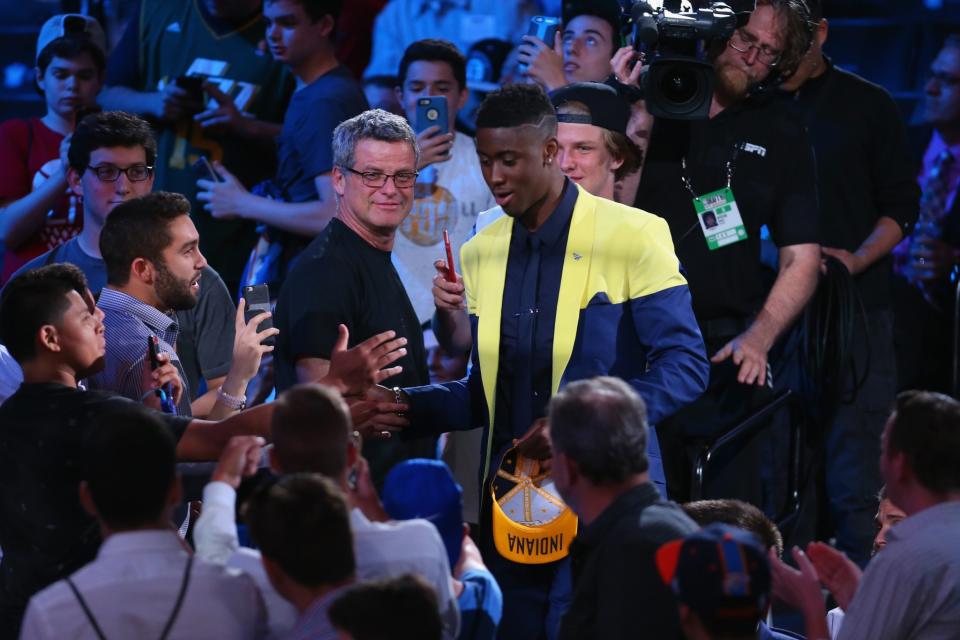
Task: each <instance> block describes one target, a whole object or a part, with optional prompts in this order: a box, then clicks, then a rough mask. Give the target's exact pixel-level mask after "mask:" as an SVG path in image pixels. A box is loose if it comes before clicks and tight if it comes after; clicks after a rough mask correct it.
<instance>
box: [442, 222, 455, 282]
mask: <svg viewBox="0 0 960 640" xmlns="http://www.w3.org/2000/svg"><path fill="white" fill-rule="evenodd" d="M443 246H444V248H445V249H446V250H447V282H456V281H457V272H456V270H455V269H454V268H453V248H451V246H450V234H449V233H447V230H446V229H444V230H443Z"/></svg>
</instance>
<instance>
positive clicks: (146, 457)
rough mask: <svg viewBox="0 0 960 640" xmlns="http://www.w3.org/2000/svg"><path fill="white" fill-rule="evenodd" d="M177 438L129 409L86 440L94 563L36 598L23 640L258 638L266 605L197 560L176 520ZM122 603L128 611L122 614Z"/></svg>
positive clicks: (244, 584) (249, 585) (148, 415)
mask: <svg viewBox="0 0 960 640" xmlns="http://www.w3.org/2000/svg"><path fill="white" fill-rule="evenodd" d="M174 447H175V445H174V439H173V437H171V435H170V432H169V430H168V429H167V427H166V426H165V425H164V423H163V421H162V419H161V418H160V417H159V416H158V415H157V414H155V413H153V412H151V411H149V410H147V409H144V408H143V407H138V406H137V405H134V404H132V403H123V404H120V405H119V406H118V407H116V408H114V409H112V410H111V411H109V412H108V413H107V414H106V415H104V416H103V418H102V419H101V420H100V424H99V425H98V426H97V427H96V428H95V429H93V430H92V431H91V432H90V433H88V434H87V437H86V439H85V443H84V447H83V461H82V466H83V468H84V475H83V478H84V481H83V482H82V483H81V484H80V503H81V504H82V506H83V508H84V510H85V511H86V512H87V513H88V514H90V515H91V516H93V517H95V518H96V520H97V522H98V523H99V527H100V531H101V536H102V538H103V541H104V542H103V545H102V546H101V548H100V551H99V552H98V554H97V558H96V559H95V560H94V561H92V562H91V563H90V564H88V565H86V566H85V567H83V568H82V569H80V570H79V571H76V572H74V573H73V574H72V575H71V576H70V577H69V578H67V579H66V580H62V581H60V582H57V583H56V584H53V585H51V586H50V587H47V588H46V589H44V590H43V591H42V592H40V593H38V594H37V595H35V596H34V597H33V598H32V599H31V601H30V606H29V607H28V610H27V614H26V616H25V618H24V624H23V632H22V635H21V637H22V638H31V639H37V640H40V639H44V638H50V639H53V638H62V637H71V638H76V637H86V636H87V635H89V634H90V631H92V630H96V631H99V633H100V637H109V638H117V637H134V636H136V637H162V634H163V632H164V631H169V630H172V629H176V630H177V631H178V635H179V634H182V633H185V631H184V630H189V631H188V632H189V634H190V635H192V636H196V637H213V636H216V637H218V638H254V637H258V636H257V635H256V634H257V633H258V629H259V627H261V626H262V624H263V617H264V611H263V604H262V602H261V600H260V598H259V596H258V595H257V590H256V586H255V585H254V584H253V581H252V580H250V578H249V577H247V576H244V575H238V574H230V573H227V572H226V571H225V570H224V569H223V568H222V567H218V566H216V565H212V564H209V563H206V562H204V561H203V560H199V559H196V558H193V557H191V556H190V554H189V553H188V551H187V549H186V548H185V547H184V544H183V542H182V541H181V540H180V538H179V537H178V536H177V534H176V532H175V531H173V530H171V528H170V521H171V516H172V514H173V510H174V508H175V507H176V506H177V505H178V504H179V503H180V500H181V497H182V492H181V488H180V479H179V478H178V477H177V474H176V471H175V466H174V465H175V462H176V455H175V451H174ZM120 598H122V600H123V606H122V607H118V606H116V602H117V600H118V599H120Z"/></svg>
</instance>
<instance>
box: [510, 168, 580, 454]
mask: <svg viewBox="0 0 960 640" xmlns="http://www.w3.org/2000/svg"><path fill="white" fill-rule="evenodd" d="M577 193H578V192H577V189H576V188H575V187H573V186H572V183H571V182H570V180H569V179H565V180H564V185H563V194H562V195H561V197H560V202H559V203H558V204H557V207H556V209H554V210H553V213H551V214H550V217H549V218H547V220H546V222H544V223H543V225H542V226H541V227H540V228H539V229H537V230H536V231H534V232H532V233H531V232H530V231H528V230H527V228H526V227H524V226H523V224H521V223H520V220H519V219H514V221H513V231H512V234H511V237H510V254H509V256H508V258H507V275H506V281H505V282H504V287H503V314H502V316H501V321H500V364H499V367H498V369H497V402H496V409H495V411H496V416H495V420H494V425H495V426H494V434H493V451H494V452H496V453H497V454H498V455H499V453H501V452H502V450H503V448H504V447H505V446H506V445H508V444H509V443H510V441H511V440H512V439H513V438H519V437H520V436H522V435H523V434H524V433H525V432H526V431H527V429H529V428H530V425H531V424H532V423H533V421H534V420H535V419H537V418H541V417H543V416H545V415H546V414H547V403H548V402H549V401H550V387H551V380H552V375H553V330H554V326H555V324H556V316H557V299H558V297H559V295H560V278H561V276H562V274H563V258H564V253H566V248H567V236H568V235H569V233H570V220H571V218H573V209H574V206H575V205H576V204H577ZM533 243H538V244H539V249H538V250H537V251H538V252H539V260H538V262H539V264H538V269H539V277H538V278H537V282H536V305H535V307H534V308H533V309H531V308H530V307H529V306H527V305H524V304H523V302H524V301H523V290H522V289H523V281H524V276H525V275H526V271H527V270H528V269H533V268H535V266H534V265H533V261H532V260H531V253H532V252H533V251H534V249H533ZM521 307H523V308H521ZM524 314H532V320H533V321H532V322H528V321H523V319H522V317H521V316H523V315H524ZM527 320H529V318H527ZM519 376H522V377H523V379H525V380H527V381H528V383H523V382H522V380H520V379H519V378H518V377H519ZM518 380H520V381H521V384H522V388H523V391H518V390H516V389H515V386H516V385H515V382H517V381H518ZM497 457H498V456H494V458H497ZM491 462H492V463H493V464H496V460H494V459H493V458H491Z"/></svg>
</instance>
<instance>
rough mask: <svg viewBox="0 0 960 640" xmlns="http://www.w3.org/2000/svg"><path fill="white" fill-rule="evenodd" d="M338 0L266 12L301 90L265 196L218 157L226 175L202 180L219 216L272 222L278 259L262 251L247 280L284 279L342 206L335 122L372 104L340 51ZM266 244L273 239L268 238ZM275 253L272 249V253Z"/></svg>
mask: <svg viewBox="0 0 960 640" xmlns="http://www.w3.org/2000/svg"><path fill="white" fill-rule="evenodd" d="M340 6H341V2H339V1H338V0H267V1H266V2H265V3H264V7H263V15H264V18H265V19H266V22H267V31H266V41H267V45H268V46H269V48H270V53H271V54H272V55H273V57H274V58H275V59H276V60H277V61H278V62H283V63H285V64H287V65H288V66H289V67H290V70H291V71H292V72H293V74H294V76H296V79H297V90H296V92H295V93H294V94H293V97H292V98H291V100H290V106H289V107H288V108H287V112H286V114H285V115H284V118H283V131H282V132H281V134H280V138H279V160H280V166H279V168H278V170H277V174H276V177H275V178H274V179H273V180H272V182H271V183H268V187H267V189H266V190H265V193H264V195H266V196H267V197H264V195H255V194H254V193H251V192H249V191H247V189H246V188H245V187H244V186H243V184H242V183H241V181H240V180H239V179H238V178H236V177H235V176H234V175H233V174H232V173H230V172H229V171H227V170H226V169H225V168H224V167H223V165H222V164H220V163H215V168H216V171H217V172H218V173H219V174H220V176H221V177H222V178H223V181H222V182H217V181H211V180H199V181H198V182H197V186H198V187H199V188H200V189H201V191H200V193H199V194H198V195H197V198H198V199H199V200H201V201H203V202H205V203H206V204H205V205H204V208H205V209H206V210H207V211H209V212H210V214H211V215H213V217H214V218H217V219H231V218H242V219H246V220H254V221H256V222H259V223H263V224H265V225H268V229H267V233H266V238H267V239H268V240H269V241H270V242H269V245H279V247H278V248H279V249H280V253H281V257H280V259H279V261H278V262H272V261H271V260H270V259H269V258H268V259H267V264H268V265H272V266H271V268H268V269H264V268H263V267H261V266H260V265H261V264H262V260H258V259H257V258H260V255H255V257H254V261H253V262H252V263H251V266H250V267H248V272H247V274H246V276H245V278H244V279H245V281H247V282H251V283H252V282H256V283H259V282H269V283H271V284H273V285H274V288H273V291H274V292H275V293H278V292H279V290H280V289H279V285H280V284H281V282H282V280H283V277H284V275H285V273H286V268H287V266H288V265H289V264H290V261H291V260H293V258H294V257H295V256H296V255H297V254H298V253H299V252H300V251H301V250H302V249H303V248H304V247H305V246H306V245H307V244H308V243H309V242H310V239H311V238H313V237H314V236H315V235H317V234H318V233H320V232H321V231H323V229H324V228H325V227H326V226H327V223H328V222H329V221H330V219H331V218H332V217H333V216H334V214H335V213H336V197H335V195H334V192H333V183H332V178H331V171H332V170H333V154H332V151H331V147H330V142H331V140H332V138H333V130H334V128H335V127H336V126H337V125H338V124H340V123H341V122H343V121H344V120H347V119H348V118H352V117H353V116H356V115H359V114H360V113H362V112H363V111H365V110H366V109H367V99H366V97H365V96H364V93H363V88H362V87H361V86H360V84H359V83H358V82H357V81H356V80H355V79H354V78H353V75H352V74H351V73H350V70H349V69H347V68H346V67H345V66H343V65H342V64H340V62H339V61H338V60H337V58H336V56H335V55H334V43H333V41H334V34H335V28H336V21H337V17H338V15H339V13H340ZM260 246H261V247H263V246H268V245H266V244H265V243H263V242H261V245H260ZM266 253H268V254H269V251H268V252H266Z"/></svg>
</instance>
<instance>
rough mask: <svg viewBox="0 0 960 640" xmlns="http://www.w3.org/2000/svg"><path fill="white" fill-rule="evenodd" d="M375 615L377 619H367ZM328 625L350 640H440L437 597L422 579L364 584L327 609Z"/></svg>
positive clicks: (406, 577) (408, 576) (402, 578)
mask: <svg viewBox="0 0 960 640" xmlns="http://www.w3.org/2000/svg"><path fill="white" fill-rule="evenodd" d="M371 611H376V612H377V615H370V612H371ZM329 614H330V623H331V624H332V625H333V627H334V628H336V629H337V631H339V632H340V635H339V636H338V637H340V638H347V639H349V640H386V639H387V638H389V639H390V640H439V638H440V637H441V636H440V632H441V628H442V627H441V625H440V618H439V616H437V605H436V596H435V595H434V594H433V590H431V589H430V585H428V584H427V583H425V582H424V581H423V579H421V578H419V577H417V576H415V575H412V574H407V575H404V576H400V577H397V578H391V579H389V580H380V581H376V582H363V583H361V584H359V585H357V586H356V587H354V588H352V589H350V590H349V591H347V592H346V593H344V594H343V595H342V596H340V598H339V599H338V600H337V601H336V602H334V603H333V605H332V606H331V607H330V611H329Z"/></svg>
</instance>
